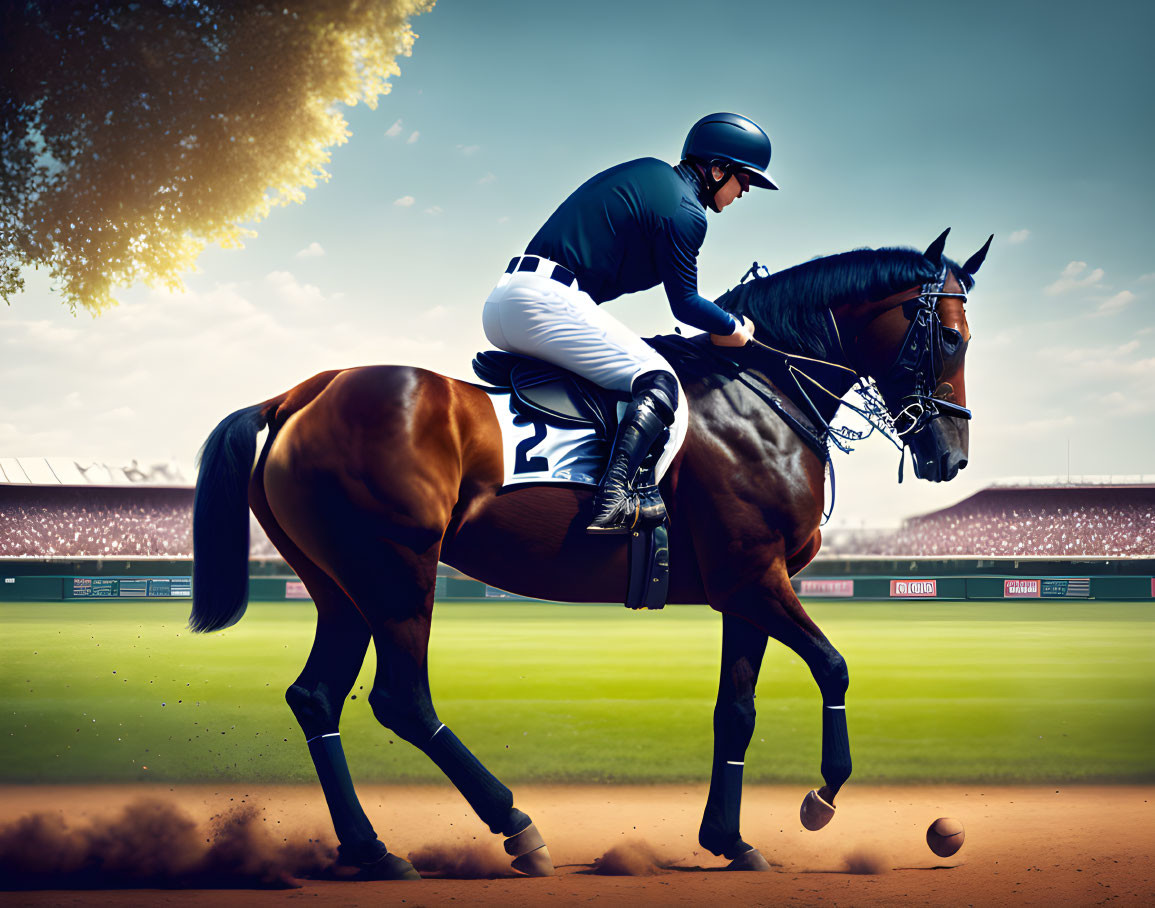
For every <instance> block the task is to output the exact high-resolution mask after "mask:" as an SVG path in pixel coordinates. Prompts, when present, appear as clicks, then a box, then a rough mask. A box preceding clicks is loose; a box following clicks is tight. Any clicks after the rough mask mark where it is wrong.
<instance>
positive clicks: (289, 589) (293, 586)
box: [285, 580, 311, 599]
mask: <svg viewBox="0 0 1155 908" xmlns="http://www.w3.org/2000/svg"><path fill="white" fill-rule="evenodd" d="M285 598H286V599H309V598H311V597H310V596H309V591H308V590H307V589H305V584H303V583H301V581H300V580H286V581H285Z"/></svg>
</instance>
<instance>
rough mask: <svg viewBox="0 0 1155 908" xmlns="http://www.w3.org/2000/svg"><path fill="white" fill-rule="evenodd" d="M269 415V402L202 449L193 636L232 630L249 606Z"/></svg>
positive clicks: (222, 428) (227, 422) (231, 420)
mask: <svg viewBox="0 0 1155 908" xmlns="http://www.w3.org/2000/svg"><path fill="white" fill-rule="evenodd" d="M269 412H270V406H269V402H266V403H263V404H256V405H254V406H252V407H246V408H244V409H243V410H237V412H236V413H231V414H229V415H228V416H226V417H225V418H224V419H222V420H221V421H220V424H219V425H218V426H217V427H216V428H215V429H213V431H212V434H211V435H209V437H208V440H207V441H205V443H204V447H203V448H201V451H200V455H199V460H200V472H199V474H198V475H197V487H196V495H195V497H194V499H193V577H192V595H193V607H192V615H191V616H190V617H189V627H190V628H191V629H192V630H194V631H201V632H208V631H217V630H220V629H221V628H224V627H230V626H232V625H234V624H236V623H237V622H238V621H240V620H241V616H242V615H243V614H244V613H245V608H246V607H247V606H248V604H249V498H248V488H249V477H250V475H251V474H252V470H253V461H254V459H255V457H256V453H257V435H258V434H259V433H260V431H261V430H262V429H263V428H264V427H265V426H266V425H267V424H268V414H269Z"/></svg>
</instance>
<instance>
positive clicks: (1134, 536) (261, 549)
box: [0, 485, 1155, 558]
mask: <svg viewBox="0 0 1155 908" xmlns="http://www.w3.org/2000/svg"><path fill="white" fill-rule="evenodd" d="M192 498H193V493H192V490H191V489H188V488H177V489H171V488H170V489H163V488H145V489H121V488H77V487H69V486H61V487H29V486H12V485H8V486H4V485H0V557H8V558H11V557H34V558H40V557H44V556H58V557H60V556H64V557H68V556H75V557H81V558H93V557H97V558H126V557H131V556H134V555H153V556H157V555H159V556H168V557H173V558H187V557H190V556H191V555H192ZM250 523H251V527H252V531H251V533H250V536H251V540H252V541H251V545H250V557H252V558H276V557H278V553H277V551H276V549H275V548H274V547H273V545H272V543H271V542H269V540H268V538H267V537H266V536H265V534H264V532H263V531H262V530H261V528H260V526H259V525H257V523H256V520H255V519H252V520H251V521H250ZM823 554H824V555H835V556H839V555H842V556H854V555H880V556H907V555H921V556H931V557H933V556H962V557H966V556H978V557H1008V556H1012V557H1013V556H1054V557H1057V558H1065V557H1072V556H1099V557H1103V556H1147V557H1155V486H1143V487H1129V488H1123V487H1107V488H1103V487H1087V488H1078V487H1072V488H1049V489H1047V488H1022V489H986V490H984V491H982V492H979V493H978V494H977V495H973V496H971V497H970V498H968V499H966V500H965V501H963V502H960V503H959V504H957V505H955V506H953V507H950V508H946V509H944V510H941V511H936V512H935V513H933V514H928V515H926V516H923V517H916V518H913V519H911V520H908V521H907V522H906V523H905V524H904V525H903V526H902V527H901V528H900V529H899V530H897V531H890V532H886V531H868V530H862V531H841V532H831V533H828V534H826V536H825V538H824V544H823Z"/></svg>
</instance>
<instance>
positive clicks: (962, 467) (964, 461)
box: [958, 457, 967, 470]
mask: <svg viewBox="0 0 1155 908" xmlns="http://www.w3.org/2000/svg"><path fill="white" fill-rule="evenodd" d="M958 468H959V469H960V470H965V469H966V468H967V459H966V458H965V457H964V458H963V459H962V460H960V461H959V462H958Z"/></svg>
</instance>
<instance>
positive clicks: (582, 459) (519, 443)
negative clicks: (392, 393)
mask: <svg viewBox="0 0 1155 908" xmlns="http://www.w3.org/2000/svg"><path fill="white" fill-rule="evenodd" d="M484 390H485V391H486V393H487V394H488V396H489V400H490V403H492V404H493V412H494V415H495V416H496V417H497V422H498V425H500V426H501V449H502V462H503V472H504V476H503V480H502V486H503V487H505V486H515V485H529V484H531V483H532V484H535V485H540V484H543V483H568V484H578V485H590V486H596V485H597V484H598V483H599V482H601V478H602V473H603V472H604V471H605V466H606V459H607V458H608V457H609V453H610V441H609V440H607V439H605V438H603V437H601V436H600V435H599V433H598V431H597V430H596V429H595V428H594V427H592V426H590V427H588V428H568V429H563V428H560V427H558V426H552V425H549V424H547V423H545V422H544V421H543V422H537V421H534V420H531V419H528V418H527V417H525V416H522V415H521V414H520V413H519V412H518V411H517V410H515V409H514V406H513V401H512V400H511V395H510V393H509V392H508V391H502V390H500V389H492V388H486V389H484ZM624 409H625V404H624V403H623V404H622V405H621V406H620V408H619V415H620V413H621V411H622V410H624ZM684 438H685V434H684V432H683V433H682V435H681V437H678V438H673V439H671V440H670V441H669V442H668V443H667V444H666V448H665V450H664V451H663V452H662V456H661V457H659V458H658V463H657V469H656V475H657V478H658V479H659V480H660V479H661V478H662V476H663V475H664V474H665V472H666V469H667V468H668V467H669V465H670V462H671V461H672V460H673V459H674V455H675V454H677V453H678V448H679V447H681V444H682V441H683V440H684Z"/></svg>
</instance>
